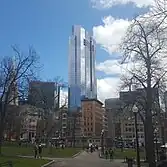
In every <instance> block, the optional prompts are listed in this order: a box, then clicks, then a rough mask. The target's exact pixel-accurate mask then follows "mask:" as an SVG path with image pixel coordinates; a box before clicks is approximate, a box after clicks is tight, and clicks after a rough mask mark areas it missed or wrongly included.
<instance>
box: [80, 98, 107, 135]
mask: <svg viewBox="0 0 167 167" xmlns="http://www.w3.org/2000/svg"><path fill="white" fill-rule="evenodd" d="M102 105H103V103H102V102H100V101H99V100H96V99H84V100H82V102H81V106H82V119H83V134H84V136H86V137H90V136H91V137H100V136H101V131H102V129H103V110H104V109H103V108H102Z"/></svg>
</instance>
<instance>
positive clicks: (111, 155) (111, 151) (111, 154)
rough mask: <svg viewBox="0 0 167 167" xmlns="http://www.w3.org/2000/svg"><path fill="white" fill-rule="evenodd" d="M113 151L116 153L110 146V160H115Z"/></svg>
mask: <svg viewBox="0 0 167 167" xmlns="http://www.w3.org/2000/svg"><path fill="white" fill-rule="evenodd" d="M113 153H114V151H113V150H112V149H111V148H110V149H109V156H110V161H112V160H113Z"/></svg>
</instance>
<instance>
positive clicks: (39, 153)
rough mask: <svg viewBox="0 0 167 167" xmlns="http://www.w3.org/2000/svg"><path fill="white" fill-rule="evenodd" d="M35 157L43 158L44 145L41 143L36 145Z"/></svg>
mask: <svg viewBox="0 0 167 167" xmlns="http://www.w3.org/2000/svg"><path fill="white" fill-rule="evenodd" d="M34 158H42V145H41V144H35V145H34Z"/></svg>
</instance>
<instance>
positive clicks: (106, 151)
mask: <svg viewBox="0 0 167 167" xmlns="http://www.w3.org/2000/svg"><path fill="white" fill-rule="evenodd" d="M105 157H106V159H108V150H107V149H106V150H105Z"/></svg>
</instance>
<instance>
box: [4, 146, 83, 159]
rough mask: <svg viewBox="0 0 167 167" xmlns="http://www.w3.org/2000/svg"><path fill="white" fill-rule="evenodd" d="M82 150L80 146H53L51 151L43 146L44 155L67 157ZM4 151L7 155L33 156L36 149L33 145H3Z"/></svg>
mask: <svg viewBox="0 0 167 167" xmlns="http://www.w3.org/2000/svg"><path fill="white" fill-rule="evenodd" d="M80 150H81V149H80V148H65V149H60V148H59V149H56V148H52V151H50V149H49V148H43V149H42V156H43V157H55V158H66V157H72V156H73V155H75V154H76V153H78V152H79V151H80ZM2 153H3V154H4V155H7V156H16V155H22V156H29V155H30V156H31V155H34V149H33V147H22V146H21V147H18V146H17V147H14V146H12V147H10V146H3V147H2Z"/></svg>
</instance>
